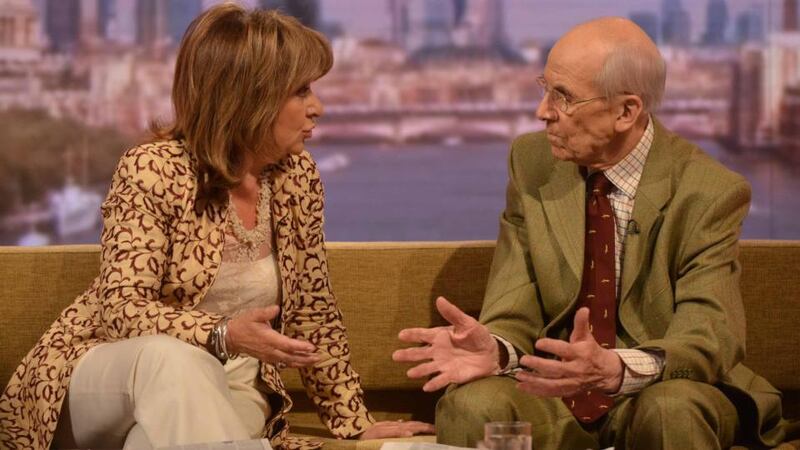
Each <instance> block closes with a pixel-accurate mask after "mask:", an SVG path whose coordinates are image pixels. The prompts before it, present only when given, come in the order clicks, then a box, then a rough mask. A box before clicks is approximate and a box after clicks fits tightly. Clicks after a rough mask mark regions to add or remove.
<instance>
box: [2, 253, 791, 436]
mask: <svg viewBox="0 0 800 450" xmlns="http://www.w3.org/2000/svg"><path fill="white" fill-rule="evenodd" d="M328 250H329V261H330V270H331V277H332V284H333V288H334V291H335V292H336V294H337V297H338V298H339V304H340V306H341V309H342V311H343V314H344V319H345V324H346V325H347V327H348V334H349V338H350V344H351V347H352V350H353V365H354V366H355V367H356V369H357V370H358V371H359V372H360V373H361V376H362V379H363V385H364V388H365V390H366V392H367V394H366V395H367V404H368V405H369V407H370V409H371V411H372V412H373V413H374V414H375V415H376V416H377V418H378V419H401V418H402V419H412V418H414V419H418V420H425V421H433V415H434V405H435V402H436V400H437V398H438V395H437V394H425V393H422V392H421V391H420V386H421V383H420V382H417V381H411V380H409V379H407V378H406V377H405V371H406V369H407V368H408V367H407V366H403V365H399V364H395V363H393V362H392V360H391V357H390V355H391V352H392V350H394V349H395V348H397V347H398V346H399V345H400V344H399V342H398V340H397V338H396V336H397V332H398V331H399V330H400V329H402V328H405V327H409V326H426V327H427V326H434V325H441V324H442V323H443V322H442V319H441V318H440V317H439V316H438V314H437V313H436V311H435V309H434V308H433V306H432V305H433V301H434V299H435V298H436V296H438V295H444V296H446V297H447V298H449V299H451V300H453V301H454V302H455V303H457V304H458V305H459V306H461V307H462V308H463V309H465V310H466V311H467V312H469V313H471V314H474V315H477V314H478V312H479V311H480V306H481V298H482V295H483V290H484V286H485V283H486V278H487V275H488V269H489V265H490V263H491V257H492V251H493V243H491V242H432V243H358V244H355V243H331V244H329V247H328ZM741 260H742V265H743V267H744V269H743V278H742V291H743V294H744V300H745V307H746V313H747V324H748V329H747V359H746V362H747V364H748V365H749V366H750V367H752V368H753V369H755V370H756V371H757V372H759V373H760V374H762V375H764V376H765V377H766V378H767V379H769V380H770V381H771V382H772V383H773V384H774V385H775V386H777V387H778V388H780V389H781V390H782V391H783V392H784V394H785V397H784V408H785V416H787V417H789V418H792V419H798V418H800V357H798V349H800V331H798V327H799V326H800V294H798V293H800V241H791V242H788V241H744V242H743V243H742V251H741ZM98 265H99V247H97V246H61V247H45V248H22V247H0V286H2V287H3V288H2V292H3V295H4V298H3V299H2V300H0V385H3V386H4V385H5V383H7V381H8V378H9V377H10V374H11V372H12V370H13V369H14V368H15V367H16V365H17V364H18V362H19V361H20V359H21V358H22V357H23V356H24V354H25V353H26V352H27V351H28V350H29V349H30V348H31V346H32V345H33V344H34V342H35V341H36V340H37V339H38V337H39V336H40V334H41V333H42V332H43V331H44V330H45V329H46V328H47V327H48V326H49V325H50V323H51V322H52V320H53V319H54V318H55V317H56V315H57V314H58V313H59V312H60V310H61V309H62V308H63V307H65V306H66V305H67V304H68V303H70V302H71V301H72V299H73V298H74V297H75V296H77V295H78V294H79V293H80V292H81V291H83V290H84V289H85V288H86V287H87V286H88V285H89V282H90V281H91V280H92V278H93V277H94V276H96V274H97V271H98ZM285 380H286V382H287V385H288V386H289V387H290V388H291V390H292V391H294V392H295V393H296V394H297V395H295V398H296V407H295V412H293V413H292V415H291V417H290V421H291V425H292V429H293V431H294V432H295V433H298V434H306V435H316V436H326V435H327V436H328V437H330V435H328V434H327V433H326V431H325V430H324V427H323V426H322V425H321V424H320V423H319V421H318V420H317V419H316V415H315V414H314V412H313V407H312V405H311V404H310V403H309V401H308V400H307V399H306V398H305V396H304V394H303V393H302V386H301V384H300V381H299V378H298V377H297V376H296V373H294V372H293V371H290V370H287V371H286V372H285ZM793 432H794V431H793ZM797 437H798V436H793V438H794V439H797ZM422 439H423V440H428V441H431V442H432V441H433V438H432V437H426V438H422ZM380 443H381V442H379V441H368V442H354V441H338V442H337V441H335V440H327V439H326V444H327V445H326V448H356V447H357V448H364V449H366V448H378V447H379V446H380ZM793 444H795V445H794V446H789V444H787V445H785V446H782V447H785V448H795V447H796V448H800V441H794V442H793Z"/></svg>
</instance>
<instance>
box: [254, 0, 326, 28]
mask: <svg viewBox="0 0 800 450" xmlns="http://www.w3.org/2000/svg"><path fill="white" fill-rule="evenodd" d="M259 7H260V8H263V9H277V10H279V11H281V12H283V13H284V14H288V15H290V16H294V17H296V18H297V20H299V21H300V22H301V23H302V24H303V25H305V26H307V27H311V28H314V29H317V30H318V29H319V28H320V25H321V23H320V14H319V0H260V2H259Z"/></svg>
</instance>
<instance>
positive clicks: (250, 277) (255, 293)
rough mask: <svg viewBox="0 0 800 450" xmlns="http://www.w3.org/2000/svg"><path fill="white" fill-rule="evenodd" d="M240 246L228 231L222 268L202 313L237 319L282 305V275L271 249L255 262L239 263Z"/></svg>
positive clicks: (265, 249) (266, 247)
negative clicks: (243, 313)
mask: <svg viewBox="0 0 800 450" xmlns="http://www.w3.org/2000/svg"><path fill="white" fill-rule="evenodd" d="M228 227H230V225H228ZM240 246H241V244H239V242H238V241H237V240H236V237H235V236H234V234H233V233H231V232H229V229H226V233H225V246H224V249H223V252H222V264H221V265H220V267H219V271H218V272H217V276H216V278H215V279H214V283H213V284H212V285H211V287H210V288H209V289H208V292H207V293H206V296H205V298H203V300H201V301H200V303H199V304H198V305H197V308H198V309H201V310H203V311H208V312H213V313H219V314H223V315H226V316H233V315H235V314H236V313H238V312H240V311H243V310H245V309H249V308H263V307H266V306H269V305H273V304H275V303H277V302H278V299H279V298H280V294H281V293H280V285H281V283H280V273H279V271H278V265H277V262H276V261H275V254H274V253H273V252H272V251H271V245H270V244H269V243H265V244H264V245H262V246H261V249H260V253H259V258H258V259H256V260H255V261H237V259H238V258H237V256H238V254H239V247H240Z"/></svg>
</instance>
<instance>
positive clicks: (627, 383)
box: [612, 348, 664, 396]
mask: <svg viewBox="0 0 800 450" xmlns="http://www.w3.org/2000/svg"><path fill="white" fill-rule="evenodd" d="M613 351H614V352H615V353H616V354H617V355H619V357H620V359H622V363H623V364H624V365H625V373H624V374H623V376H622V385H621V386H620V388H619V391H618V392H617V393H615V394H612V396H617V395H627V394H635V393H637V392H639V391H641V390H642V389H644V388H646V387H647V386H649V385H651V384H652V383H653V382H655V381H656V380H658V379H659V378H660V377H661V372H662V371H663V370H664V356H663V355H661V354H659V353H657V352H649V351H644V350H637V349H624V348H615V349H613Z"/></svg>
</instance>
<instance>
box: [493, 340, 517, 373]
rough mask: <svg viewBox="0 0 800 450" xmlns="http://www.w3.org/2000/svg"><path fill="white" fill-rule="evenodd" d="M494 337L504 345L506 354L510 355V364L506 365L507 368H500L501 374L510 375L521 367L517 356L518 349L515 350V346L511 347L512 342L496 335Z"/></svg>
mask: <svg viewBox="0 0 800 450" xmlns="http://www.w3.org/2000/svg"><path fill="white" fill-rule="evenodd" d="M492 337H493V338H495V339H496V340H497V342H499V343H500V344H502V345H503V347H505V348H506V352H507V353H508V363H507V364H506V365H505V367H501V368H500V373H501V374H506V373H509V372H511V371H512V370H514V369H516V368H518V367H519V356H517V349H515V348H514V346H513V345H511V342H508V341H507V340H505V339H503V338H501V337H500V336H498V335H496V334H493V335H492Z"/></svg>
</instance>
